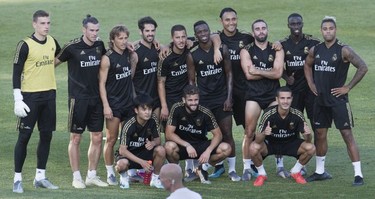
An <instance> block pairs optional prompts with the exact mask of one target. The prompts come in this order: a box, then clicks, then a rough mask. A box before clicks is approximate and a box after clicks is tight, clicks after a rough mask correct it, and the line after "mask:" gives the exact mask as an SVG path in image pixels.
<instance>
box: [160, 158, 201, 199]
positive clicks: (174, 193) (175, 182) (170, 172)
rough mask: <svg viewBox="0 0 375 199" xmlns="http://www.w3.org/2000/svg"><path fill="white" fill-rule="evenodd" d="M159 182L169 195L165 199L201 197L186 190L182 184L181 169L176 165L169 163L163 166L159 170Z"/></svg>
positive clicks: (198, 198)
mask: <svg viewBox="0 0 375 199" xmlns="http://www.w3.org/2000/svg"><path fill="white" fill-rule="evenodd" d="M159 177H160V180H161V183H162V184H163V186H164V188H165V189H166V190H167V191H168V192H170V193H171V194H170V195H169V197H168V198H167V199H183V198H189V199H201V198H202V196H201V195H200V194H198V193H196V192H194V191H192V190H190V189H188V188H186V187H185V186H184V185H183V183H182V178H183V175H182V169H181V167H180V166H179V165H178V164H174V163H169V164H165V165H163V167H162V168H161V170H160V175H159Z"/></svg>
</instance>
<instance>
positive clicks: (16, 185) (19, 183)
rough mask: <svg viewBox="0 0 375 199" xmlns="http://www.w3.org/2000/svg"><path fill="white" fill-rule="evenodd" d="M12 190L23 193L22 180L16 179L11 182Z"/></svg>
mask: <svg viewBox="0 0 375 199" xmlns="http://www.w3.org/2000/svg"><path fill="white" fill-rule="evenodd" d="M13 192H14V193H23V187H22V181H20V180H17V181H16V182H15V183H13Z"/></svg>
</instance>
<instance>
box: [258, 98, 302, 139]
mask: <svg viewBox="0 0 375 199" xmlns="http://www.w3.org/2000/svg"><path fill="white" fill-rule="evenodd" d="M277 107H278V106H277V105H276V106H271V107H268V108H267V109H265V110H264V113H263V115H262V118H261V120H260V123H259V132H263V131H264V129H265V128H266V127H267V125H268V122H270V127H271V128H272V134H271V135H267V136H266V140H268V141H274V142H285V141H290V140H293V139H297V138H299V137H300V133H303V132H305V130H304V122H305V118H304V116H303V113H302V112H301V111H299V110H298V109H295V108H290V110H289V113H288V115H287V116H286V117H285V118H281V117H280V115H279V113H278V112H277Z"/></svg>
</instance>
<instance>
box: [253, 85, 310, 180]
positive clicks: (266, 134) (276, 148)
mask: <svg viewBox="0 0 375 199" xmlns="http://www.w3.org/2000/svg"><path fill="white" fill-rule="evenodd" d="M292 100H293V95H292V91H291V90H290V89H289V88H288V87H286V86H284V87H281V88H279V89H278V91H277V94H276V101H277V104H278V105H276V106H271V107H269V108H267V109H266V110H264V113H263V116H262V118H261V120H260V124H259V133H257V135H256V136H255V140H254V141H253V142H252V143H251V145H250V155H251V158H252V160H253V161H254V165H255V166H256V167H257V169H258V177H257V178H256V180H255V181H254V186H257V187H259V186H262V185H263V184H264V181H266V180H267V174H266V171H265V169H264V165H263V160H264V159H265V158H266V157H267V156H268V155H271V154H275V155H288V156H292V157H295V158H296V159H297V162H296V164H295V165H294V167H293V168H292V170H291V176H292V178H293V179H294V180H295V181H296V182H297V183H298V184H306V180H305V179H304V178H303V177H302V174H301V169H302V168H303V166H304V165H306V164H307V162H308V161H309V160H310V159H311V157H312V156H313V155H314V153H315V147H314V145H313V144H312V143H311V131H310V129H309V127H308V126H307V124H306V122H305V118H304V116H303V113H302V112H301V111H299V110H298V109H294V108H291V107H290V106H291V103H292ZM300 134H302V135H303V137H304V139H301V138H300Z"/></svg>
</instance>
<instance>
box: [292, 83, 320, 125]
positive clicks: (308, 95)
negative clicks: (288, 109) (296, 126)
mask: <svg viewBox="0 0 375 199" xmlns="http://www.w3.org/2000/svg"><path fill="white" fill-rule="evenodd" d="M314 100H315V95H314V93H312V92H311V90H310V89H306V90H304V91H301V92H298V93H294V92H293V101H292V107H294V108H296V109H298V110H300V111H301V112H302V113H303V111H304V109H306V113H307V118H309V119H310V120H312V119H313V110H314Z"/></svg>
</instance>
